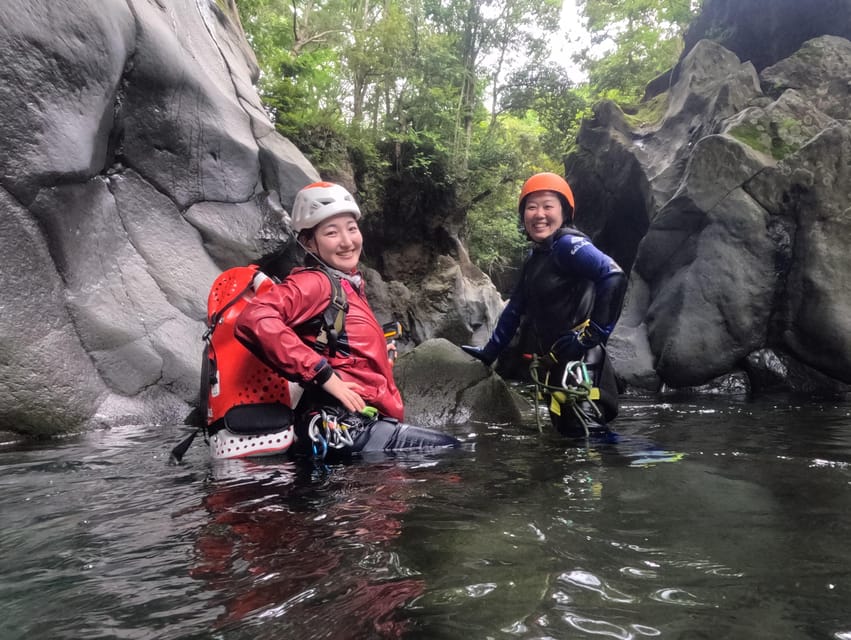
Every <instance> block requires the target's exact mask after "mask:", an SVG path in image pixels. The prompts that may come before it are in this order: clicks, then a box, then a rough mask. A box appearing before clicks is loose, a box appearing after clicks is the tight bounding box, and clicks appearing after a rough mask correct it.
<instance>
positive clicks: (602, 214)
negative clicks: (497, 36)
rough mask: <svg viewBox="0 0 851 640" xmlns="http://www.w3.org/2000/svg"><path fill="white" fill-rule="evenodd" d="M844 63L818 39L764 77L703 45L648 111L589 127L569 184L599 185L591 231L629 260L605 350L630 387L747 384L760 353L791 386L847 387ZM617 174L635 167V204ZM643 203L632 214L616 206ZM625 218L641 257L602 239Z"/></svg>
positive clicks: (849, 67) (849, 69)
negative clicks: (621, 195)
mask: <svg viewBox="0 0 851 640" xmlns="http://www.w3.org/2000/svg"><path fill="white" fill-rule="evenodd" d="M850 52H851V43H849V42H848V41H847V40H844V39H841V38H837V37H830V36H828V37H823V38H818V39H816V40H813V41H810V42H807V43H805V44H804V45H803V47H802V48H801V50H800V51H799V52H797V53H795V54H794V55H793V56H791V57H790V58H789V59H786V60H782V61H779V62H777V64H775V65H774V66H772V67H769V68H767V69H766V70H765V71H764V72H763V75H761V76H760V77H757V76H756V74H755V71H754V68H753V67H752V66H751V65H750V64H747V63H746V64H744V65H743V64H741V63H739V62H738V61H737V60H736V58H735V56H733V55H732V54H731V53H730V52H727V51H725V50H724V49H722V48H721V47H719V45H717V44H714V43H710V42H708V41H702V42H699V43H697V44H696V45H695V46H694V47H693V48H692V49H691V50H690V52H689V53H688V55H687V56H685V57H684V59H683V61H682V62H681V65H680V73H679V75H678V76H677V81H676V83H675V84H674V85H673V86H671V88H670V90H669V91H668V92H667V93H664V94H661V95H659V96H657V97H656V98H654V99H653V102H652V103H649V104H647V105H645V107H644V108H645V109H646V110H647V111H646V112H644V111H642V110H639V112H638V113H637V114H636V115H633V116H626V115H623V114H619V113H618V112H616V111H613V109H612V106H611V105H610V106H609V107H607V110H605V111H604V113H606V117H605V118H600V117H598V118H596V119H595V120H593V121H591V122H589V123H588V124H587V125H585V126H584V127H583V133H580V136H579V142H580V144H581V145H582V147H581V149H580V150H579V152H578V153H576V154H574V156H572V157H571V158H570V159H568V161H567V163H566V166H567V168H568V170H569V172H570V173H569V175H568V179H569V180H570V181H571V183H573V182H574V181H575V182H576V184H578V185H581V184H590V185H593V186H597V185H601V184H605V185H606V188H605V189H604V190H603V191H602V192H601V193H598V192H597V191H594V190H592V191H590V192H588V191H586V192H584V193H583V197H584V198H585V205H583V206H588V205H590V207H591V208H592V209H593V210H595V211H596V216H597V218H598V220H599V222H598V223H597V230H596V231H597V234H596V236H595V239H596V240H597V241H598V244H600V246H601V247H602V248H603V249H604V250H610V251H612V252H613V253H616V252H618V251H619V252H620V254H621V255H625V256H627V257H629V256H630V255H633V256H634V260H632V261H631V262H626V263H625V264H624V266H625V267H627V268H631V274H630V285H629V293H628V295H627V299H626V305H625V309H624V313H623V316H622V319H621V321H620V323H619V325H618V327H617V328H616V330H615V334H614V335H613V337H612V340H611V342H610V347H609V348H610V352H611V354H612V357H613V360H614V362H615V365H616V368H617V370H618V372H619V374H620V375H621V377H622V378H624V379H625V380H626V381H627V382H628V383H630V384H632V385H634V386H639V387H641V388H645V389H650V390H658V389H660V388H663V387H666V388H671V387H673V388H696V387H700V386H701V385H705V384H707V383H710V381H713V380H717V379H719V378H724V376H729V375H741V374H739V373H735V372H737V371H742V370H745V371H748V372H749V373H752V374H754V375H756V372H757V368H756V367H754V366H747V364H746V363H747V362H748V361H749V358H750V357H751V354H753V353H756V352H761V351H763V350H765V349H766V348H774V349H776V350H778V352H779V354H780V355H779V356H778V357H782V358H785V359H786V360H787V361H789V362H790V364H788V365H787V366H786V367H785V368H783V369H782V370H785V371H787V372H794V375H795V376H797V377H798V378H800V377H801V372H802V371H807V370H811V371H813V372H815V374H814V376H813V380H815V381H817V382H815V383H814V385H815V386H824V387H825V388H828V389H835V388H837V387H838V386H841V385H842V384H843V383H844V382H848V381H851V374H849V373H848V372H849V367H848V364H849V362H848V360H849V345H848V341H847V339H846V336H847V335H849V329H851V327H848V326H847V325H848V320H847V318H848V317H849V311H851V309H849V308H848V306H849V304H851V290H849V287H851V278H849V276H848V275H847V274H848V273H849V267H851V265H848V264H847V260H846V255H847V251H846V249H845V245H846V238H847V237H848V232H849V229H848V228H847V227H848V225H849V222H848V218H849V214H851V192H850V191H849V187H848V173H849V166H851V161H850V160H849V155H848V151H849V145H848V139H849V127H848V124H849V121H848V119H847V117H848V107H847V104H848V101H847V93H848V86H847V85H848V83H847V78H848V77H851V55H849V53H850ZM808 70H810V71H809V72H808ZM763 87H765V89H766V91H767V92H768V93H763ZM660 103H663V104H667V107H666V108H665V110H664V112H662V110H661V108H660ZM653 113H656V114H660V115H657V116H656V118H657V119H656V120H653V119H652V118H651V117H646V116H648V115H652V114H653ZM662 113H664V115H661V114H662ZM642 114H644V116H642ZM592 143H593V146H592ZM610 163H617V164H618V165H619V166H622V167H623V166H629V167H631V169H630V171H629V173H628V174H622V175H621V176H620V178H621V179H622V180H623V182H622V183H621V184H620V186H619V187H617V189H620V190H625V191H627V192H632V193H636V194H644V195H643V196H642V197H641V198H640V199H635V198H633V199H632V200H627V199H620V200H618V199H617V198H613V197H612V195H611V193H612V190H614V189H615V188H616V187H615V185H614V184H608V183H606V180H607V179H608V173H610V172H607V171H605V168H606V167H608V166H611V165H610ZM580 188H581V187H580ZM577 198H579V196H577ZM639 202H640V203H643V206H644V208H643V209H641V210H640V212H639V213H636V211H635V210H634V209H631V210H627V209H624V208H623V207H624V206H626V205H627V204H631V205H634V206H635V205H637V204H638V203H639ZM622 219H623V220H624V221H625V227H626V228H627V229H632V228H636V227H637V226H640V225H636V223H635V221H636V220H639V219H646V220H647V224H646V229H645V231H644V232H643V234H641V236H638V237H632V238H631V239H632V241H634V242H636V245H635V247H634V249H633V248H632V247H628V246H627V247H625V246H624V244H623V241H621V244H617V243H612V242H611V238H612V236H613V235H614V234H615V230H617V229H618V223H619V221H620V220H622ZM610 245H611V247H610ZM775 370H776V371H779V370H781V369H780V368H775ZM790 375H792V374H791V373H790ZM826 380H832V381H833V382H830V383H825V381H826ZM713 384H714V385H715V388H730V389H733V388H740V387H741V385H739V384H735V385H732V386H727V387H725V385H720V386H719V385H718V384H715V383H713ZM746 386H748V387H753V388H755V389H759V388H765V385H760V384H753V385H746ZM789 386H790V388H798V389H803V388H810V386H813V385H810V386H807V385H804V384H802V383H801V382H800V380H799V379H798V380H796V381H794V383H792V382H790V384H789Z"/></svg>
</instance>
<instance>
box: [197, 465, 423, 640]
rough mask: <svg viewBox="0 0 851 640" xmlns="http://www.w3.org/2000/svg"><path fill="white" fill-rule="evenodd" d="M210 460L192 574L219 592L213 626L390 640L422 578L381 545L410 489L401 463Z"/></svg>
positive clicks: (403, 625) (396, 529)
mask: <svg viewBox="0 0 851 640" xmlns="http://www.w3.org/2000/svg"><path fill="white" fill-rule="evenodd" d="M222 463H223V464H221V465H220V464H218V463H215V466H214V467H213V470H212V474H211V478H210V481H209V482H208V483H207V493H206V495H205V496H204V498H203V505H204V508H205V509H206V510H207V511H208V512H209V514H210V521H209V524H207V525H206V526H205V527H203V529H202V530H201V531H200V533H199V536H198V538H197V541H196V543H195V550H196V560H195V563H194V566H193V567H192V570H191V575H192V576H193V577H195V578H196V579H198V580H203V581H204V582H205V583H206V584H207V585H208V588H210V589H213V590H216V591H219V592H220V593H221V594H222V596H223V597H222V598H221V599H220V604H221V605H222V606H223V607H224V611H223V613H222V614H221V615H220V616H218V618H217V619H216V624H215V627H216V628H217V629H219V630H227V629H245V627H246V624H248V625H261V623H262V628H260V629H257V630H255V632H254V633H253V635H252V637H277V638H280V637H285V636H284V635H282V634H286V636H288V637H314V636H316V637H318V636H321V637H323V638H330V639H332V640H333V639H335V638H339V639H344V638H361V637H363V638H367V637H381V638H399V637H402V636H403V635H404V634H405V632H406V631H407V629H408V626H409V621H408V620H407V619H406V617H405V615H404V608H405V606H406V605H407V604H409V603H410V602H412V601H413V600H414V599H415V598H417V597H418V596H420V595H421V594H422V593H423V591H424V588H425V581H424V580H423V579H422V578H421V577H419V576H418V575H417V572H416V571H414V570H412V569H409V568H408V567H406V566H404V565H403V564H402V563H401V562H400V561H399V557H398V555H397V554H396V553H395V552H394V551H393V550H392V547H391V545H389V543H390V542H392V541H393V540H394V539H396V538H397V537H398V535H399V533H400V530H401V527H402V523H401V517H402V515H403V514H405V512H406V511H407V510H408V509H409V504H410V500H411V499H412V498H413V497H415V496H416V495H417V494H418V492H419V490H418V486H419V485H420V483H422V482H425V481H426V480H427V479H428V480H430V481H435V480H437V481H438V482H439V481H440V479H439V478H428V474H423V473H421V472H419V473H417V476H416V477H415V476H414V475H412V473H411V472H410V471H409V470H408V469H407V468H406V466H405V465H404V464H400V463H398V462H397V461H388V462H385V463H383V464H351V465H336V466H334V467H331V468H328V467H325V468H321V469H320V468H317V467H314V466H312V465H311V464H310V463H309V462H305V461H301V462H299V463H294V462H284V463H268V462H266V463H264V462H251V461H239V460H231V461H222Z"/></svg>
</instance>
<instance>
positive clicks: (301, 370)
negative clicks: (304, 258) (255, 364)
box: [235, 269, 404, 420]
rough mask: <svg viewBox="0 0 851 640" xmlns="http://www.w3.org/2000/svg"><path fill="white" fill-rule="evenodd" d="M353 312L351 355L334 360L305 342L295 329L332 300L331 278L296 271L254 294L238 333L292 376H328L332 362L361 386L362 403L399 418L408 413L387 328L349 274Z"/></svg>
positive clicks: (268, 361)
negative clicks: (389, 351) (395, 376)
mask: <svg viewBox="0 0 851 640" xmlns="http://www.w3.org/2000/svg"><path fill="white" fill-rule="evenodd" d="M341 285H342V287H343V290H344V291H345V292H346V297H347V300H348V303H349V310H348V312H347V313H346V326H345V333H346V336H347V338H348V339H347V344H348V345H349V351H350V355H347V356H346V355H342V354H340V353H338V354H337V355H336V356H335V357H333V358H330V357H327V356H326V355H325V354H321V353H318V352H317V351H315V350H314V349H313V347H311V346H310V345H308V344H306V343H305V342H304V341H303V340H302V339H301V338H300V337H299V336H298V334H297V333H296V331H295V329H294V327H297V326H298V325H300V324H303V323H305V322H307V321H309V320H311V319H313V318H315V317H317V316H319V315H321V314H322V313H323V312H324V311H325V308H326V307H327V306H328V301H329V300H330V298H331V283H330V282H329V281H328V276H326V275H325V274H324V273H321V272H319V271H316V270H311V269H295V270H293V272H292V273H290V275H289V276H288V277H287V278H286V279H285V280H284V281H283V282H282V283H281V284H278V285H275V286H273V287H272V288H271V289H270V290H268V291H266V292H264V293H262V294H260V295H258V296H257V297H256V298H254V299H253V300H252V301H251V302H250V303H249V304H248V305H247V306H246V307H245V309H244V310H243V311H242V313H241V314H240V315H239V318H238V319H237V322H236V329H235V332H236V336H237V338H238V339H239V340H240V342H242V343H243V344H246V345H251V347H253V348H252V349H251V350H252V352H253V353H255V354H256V355H258V356H259V355H262V356H264V357H263V358H261V359H262V360H263V361H264V362H266V364H268V365H269V366H270V367H272V368H273V369H274V370H276V371H279V372H280V373H281V375H283V376H284V377H285V378H287V379H289V380H295V381H297V382H306V383H310V382H313V381H314V379H316V378H317V375H318V380H316V381H317V382H318V381H323V382H324V380H327V377H328V365H330V366H331V367H332V368H333V370H334V372H336V373H337V375H339V376H340V378H342V379H343V380H345V381H347V382H355V383H357V384H358V385H359V386H360V387H361V390H360V392H359V393H360V396H361V397H362V398H363V399H364V401H365V402H366V403H367V404H368V405H371V406H373V407H375V408H376V409H378V411H379V412H381V413H382V414H384V415H386V416H389V417H391V418H396V419H397V420H402V419H403V417H404V406H403V404H402V396H401V395H400V394H399V390H398V389H397V388H396V383H395V382H394V380H393V369H392V365H391V363H390V360H389V358H388V357H387V342H386V340H385V339H384V331H383V329H382V328H381V325H380V324H378V321H377V320H376V319H375V315H374V314H373V313H372V309H371V308H370V306H369V303H368V302H367V300H366V297H365V295H364V292H363V286H361V287H360V291H355V289H354V287H353V286H352V284H351V283H350V282H349V281H348V280H346V279H345V278H342V279H341Z"/></svg>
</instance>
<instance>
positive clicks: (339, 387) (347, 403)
mask: <svg viewBox="0 0 851 640" xmlns="http://www.w3.org/2000/svg"><path fill="white" fill-rule="evenodd" d="M322 388H323V389H324V390H325V391H327V392H328V393H330V394H331V395H332V396H334V397H335V398H337V400H339V401H340V404H342V405H343V406H344V407H345V408H346V410H347V411H351V412H353V413H358V412H360V411H361V410H362V409H363V408H364V407H366V402H364V400H363V398H361V397H360V392H361V391H362V389H361V387H360V386H359V385H358V384H357V383H356V382H346V381H345V380H343V379H342V378H340V377H339V376H338V375H337V374H336V373H335V374H333V375H332V376H331V377H330V378H328V380H326V381H325V383H324V384H323V385H322Z"/></svg>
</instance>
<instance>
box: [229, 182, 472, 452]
mask: <svg viewBox="0 0 851 640" xmlns="http://www.w3.org/2000/svg"><path fill="white" fill-rule="evenodd" d="M360 217H361V212H360V208H359V207H358V205H357V203H356V202H355V200H354V198H353V197H352V196H351V194H350V193H349V192H348V191H346V189H344V188H343V187H341V186H340V185H337V184H333V183H329V182H317V183H314V184H311V185H308V186H307V187H305V188H304V189H302V190H301V191H300V192H299V193H298V194H297V195H296V198H295V203H294V205H293V210H292V227H293V230H294V231H295V232H296V233H297V234H298V242H299V244H300V245H301V246H302V247H303V248H304V249H305V251H306V252H307V258H306V261H305V262H306V265H307V266H305V267H300V268H297V269H295V270H293V272H292V273H290V275H289V276H288V277H287V278H286V279H285V280H284V281H283V282H282V283H281V284H278V285H276V286H274V287H272V288H271V290H269V291H267V292H266V293H263V294H261V295H258V296H257V297H256V298H254V299H253V300H252V301H251V302H250V303H249V304H248V305H247V306H246V308H245V309H244V310H243V312H242V313H241V314H240V316H239V319H238V320H237V324H236V337H237V339H238V340H239V341H240V342H241V343H243V344H244V345H245V346H246V347H248V348H249V349H250V350H251V352H252V353H254V354H255V355H256V356H257V357H258V358H260V359H261V360H262V361H263V362H265V363H266V364H267V365H269V366H270V367H271V368H272V369H274V370H275V371H278V372H279V373H280V374H281V375H283V376H284V377H285V378H287V379H289V380H292V381H294V382H298V383H300V384H301V385H302V386H303V387H304V388H305V394H304V396H303V397H302V398H301V400H300V401H299V403H298V405H297V407H296V414H297V421H296V436H297V438H301V439H304V438H305V437H306V436H307V437H311V438H312V439H314V442H315V437H316V434H315V433H311V432H309V431H308V426H307V425H306V422H307V421H313V418H314V417H315V416H316V415H317V411H320V410H333V409H340V408H341V409H342V410H344V411H343V413H346V414H347V416H346V417H345V418H342V417H341V420H346V419H348V420H349V422H358V423H359V424H361V427H362V428H361V429H360V432H359V433H356V434H355V437H354V443H353V445H352V446H351V449H352V450H353V451H366V450H373V449H379V448H380V449H384V450H387V449H393V450H398V449H402V448H412V447H413V448H419V447H422V446H446V445H456V444H458V441H457V440H455V439H454V438H451V437H449V436H446V435H444V434H440V433H437V432H434V431H429V430H427V429H421V428H418V427H411V426H409V425H403V424H400V423H398V421H399V420H402V418H403V417H404V407H403V404H402V397H401V395H400V394H399V390H398V389H397V388H396V383H395V382H394V380H393V369H392V362H391V360H390V358H389V357H388V345H387V342H386V340H385V338H384V331H383V329H382V327H381V325H380V324H379V323H378V321H377V320H376V319H375V315H374V314H373V312H372V309H371V308H370V306H369V304H368V302H367V300H366V297H365V293H364V287H363V278H362V276H361V274H360V273H359V272H358V270H357V267H358V262H359V260H360V255H361V249H362V246H363V237H362V236H361V232H360V229H359V227H358V220H359V219H360ZM333 281H336V282H337V283H339V288H341V289H342V291H343V292H345V297H346V301H347V305H348V307H347V310H346V312H345V330H344V332H343V333H342V334H341V335H339V336H336V340H334V341H333V342H334V343H333V344H330V345H329V344H326V343H324V342H322V341H319V340H317V327H318V325H320V324H322V322H323V321H322V318H323V314H325V313H326V309H327V308H328V306H329V300H331V299H332V294H333V293H334V289H335V287H334V286H332V282H333ZM326 315H327V314H326ZM326 324H327V323H326ZM368 406H369V407H374V408H375V409H377V410H378V413H379V414H380V415H381V416H382V417H383V418H385V419H383V420H379V421H378V422H377V423H375V422H374V421H371V422H369V423H367V424H368V425H369V427H370V428H369V429H365V428H363V427H364V421H363V420H361V419H360V418H358V417H357V416H358V415H359V414H360V413H361V412H363V411H364V410H365V409H366V407H368ZM336 413H341V412H340V411H337V412H336ZM313 423H314V424H315V421H313ZM344 423H345V422H344ZM355 431H357V429H355ZM300 432H301V433H300ZM367 432H368V433H367Z"/></svg>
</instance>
